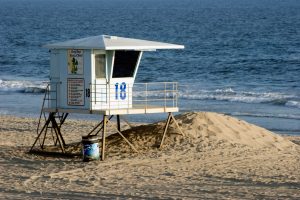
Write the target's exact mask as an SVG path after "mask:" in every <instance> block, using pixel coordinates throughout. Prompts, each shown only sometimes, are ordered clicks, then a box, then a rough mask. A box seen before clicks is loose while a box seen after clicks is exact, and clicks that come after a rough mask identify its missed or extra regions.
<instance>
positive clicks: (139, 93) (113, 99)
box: [43, 82, 178, 110]
mask: <svg viewBox="0 0 300 200" xmlns="http://www.w3.org/2000/svg"><path fill="white" fill-rule="evenodd" d="M63 85H64V84H63ZM65 85H66V86H65V87H67V84H65ZM60 87H62V83H61V82H51V83H48V85H47V88H46V93H45V96H44V102H43V108H44V107H45V108H52V109H59V108H61V103H62V102H60V101H67V96H68V94H60V92H61V91H66V92H68V91H67V90H62V89H60ZM87 93H88V94H87ZM82 95H84V97H83V98H85V99H86V100H87V99H89V101H88V100H87V101H85V102H86V103H87V102H89V104H90V105H89V109H90V110H113V109H130V108H143V109H147V108H155V107H157V108H170V107H171V108H175V107H178V83H177V82H154V83H134V84H128V83H126V84H125V83H120V84H117V83H116V84H90V85H89V90H87V89H83V91H82ZM61 97H63V98H61ZM64 99H65V100H64ZM59 100H60V101H59ZM85 108H86V106H85ZM77 109H79V107H77Z"/></svg>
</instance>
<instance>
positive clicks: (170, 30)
mask: <svg viewBox="0 0 300 200" xmlns="http://www.w3.org/2000/svg"><path fill="white" fill-rule="evenodd" d="M0 5H1V6H0V114H2V115H17V116H30V117H37V116H38V115H39V112H40V108H41V104H42V98H43V92H44V88H45V86H46V84H45V82H46V81H48V78H49V57H50V55H49V52H48V50H47V49H45V48H42V45H44V44H48V43H53V42H59V41H65V40H69V39H77V38H82V37H88V36H94V35H102V34H107V35H116V36H122V37H132V38H138V39H146V40H157V41H163V42H169V43H176V44H182V45H185V49H184V50H161V51H156V52H146V53H144V56H143V59H142V61H141V66H140V68H139V71H138V74H137V80H136V82H156V81H178V82H179V85H180V87H179V90H180V99H179V107H180V111H181V112H188V111H212V112H220V113H225V114H228V115H232V116H235V117H238V118H240V119H243V120H246V121H248V122H251V123H254V124H257V125H259V126H262V127H264V128H267V129H269V130H271V131H274V132H277V133H282V134H298V135H299V134H300V81H299V77H300V12H299V10H300V2H299V0H285V1H281V0H251V1H249V0H226V1H224V0H163V1H162V0H126V1H124V0H0ZM75 117H76V116H75ZM77 117H79V118H90V116H77ZM129 118H130V120H132V121H153V120H160V119H162V118H163V116H162V115H146V116H143V117H140V116H139V117H137V116H130V117H129Z"/></svg>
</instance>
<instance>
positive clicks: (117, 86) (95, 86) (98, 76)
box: [31, 35, 184, 160]
mask: <svg viewBox="0 0 300 200" xmlns="http://www.w3.org/2000/svg"><path fill="white" fill-rule="evenodd" d="M45 47H46V48H48V49H50V54H51V58H50V83H49V84H48V86H47V88H46V93H45V98H44V101H43V106H42V110H41V116H42V114H44V116H45V124H44V126H42V127H41V126H40V125H41V120H40V121H39V126H38V129H37V132H38V137H37V138H36V140H35V142H34V144H33V146H32V148H31V150H33V148H34V146H35V144H36V143H37V141H38V140H39V139H40V137H41V136H42V135H44V138H43V142H41V145H40V146H41V148H42V149H43V146H44V141H45V137H46V134H47V129H48V128H49V127H50V128H51V129H54V132H55V134H56V139H55V144H57V143H59V145H60V147H61V149H62V151H63V152H65V150H64V146H65V145H66V144H65V141H64V139H63V136H62V134H61V131H60V127H61V125H62V124H63V123H64V121H65V120H66V118H67V116H68V114H69V113H83V114H84V113H85V114H99V115H103V120H102V121H101V122H100V123H99V124H98V125H97V126H96V127H95V128H94V129H93V130H92V131H91V132H90V133H89V135H90V134H92V132H93V131H95V130H96V129H97V128H98V127H100V126H101V125H102V126H101V130H103V135H102V160H103V159H104V152H105V132H106V123H108V122H109V120H110V118H111V117H109V118H107V117H108V116H113V115H116V116H117V122H118V127H117V132H118V133H119V134H120V135H121V136H122V137H123V138H124V139H125V140H126V138H125V137H124V136H123V135H122V133H121V130H120V118H119V116H120V115H127V114H145V113H169V116H168V119H167V124H166V128H165V131H164V135H165V132H166V130H167V128H168V125H169V123H170V120H171V119H173V121H174V122H175V124H176V125H177V126H178V124H177V123H176V121H175V119H174V117H173V115H172V112H178V110H179V109H178V103H177V102H178V84H177V82H160V83H135V78H136V74H137V70H138V67H139V64H140V61H141V57H142V54H143V52H145V51H155V50H157V49H183V48H184V46H182V45H176V44H169V43H162V42H154V41H147V40H139V39H131V38H124V37H116V36H108V35H100V36H93V37H87V38H82V39H75V40H69V41H65V42H59V43H54V44H49V45H45ZM158 70H159V68H158ZM46 113H49V115H48V117H46ZM40 127H41V129H40ZM98 132H99V131H98ZM164 135H163V138H164ZM162 141H163V139H162ZM126 142H127V143H129V142H128V141H127V140H126ZM129 144H130V143H129ZM161 144H162V143H161ZM130 145H131V144H130ZM131 147H132V148H133V149H135V148H134V147H133V146H132V145H131Z"/></svg>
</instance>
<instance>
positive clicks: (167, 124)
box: [159, 112, 172, 148]
mask: <svg viewBox="0 0 300 200" xmlns="http://www.w3.org/2000/svg"><path fill="white" fill-rule="evenodd" d="M171 116H172V114H171V113H170V112H169V115H168V119H167V123H166V125H165V129H164V134H163V137H162V139H161V142H160V145H159V148H161V147H162V145H163V142H164V139H165V136H166V133H167V130H168V127H169V124H170V121H171Z"/></svg>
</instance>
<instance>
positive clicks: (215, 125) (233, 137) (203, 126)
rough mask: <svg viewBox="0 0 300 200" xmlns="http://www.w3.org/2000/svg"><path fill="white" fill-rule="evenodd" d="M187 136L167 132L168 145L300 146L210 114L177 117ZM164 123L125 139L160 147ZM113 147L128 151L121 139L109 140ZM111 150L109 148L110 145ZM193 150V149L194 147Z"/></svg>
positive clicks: (130, 132)
mask: <svg viewBox="0 0 300 200" xmlns="http://www.w3.org/2000/svg"><path fill="white" fill-rule="evenodd" d="M175 118H176V120H177V122H178V124H179V126H180V127H181V129H182V131H183V133H184V136H182V135H180V132H179V131H178V130H177V129H176V128H175V125H174V124H172V126H171V127H170V128H169V130H168V134H167V138H166V141H165V143H166V145H171V146H173V147H174V145H182V146H185V145H186V144H195V145H194V146H197V147H198V148H206V147H210V148H223V147H224V145H231V146H247V147H250V148H253V149H261V148H276V149H278V150H287V149H291V150H292V149H295V148H298V145H296V144H294V143H292V142H291V141H289V140H287V139H285V138H283V137H281V136H279V135H277V134H275V133H272V132H270V131H268V130H266V129H264V128H261V127H258V126H255V125H253V124H249V123H247V122H245V121H242V120H239V119H236V118H233V117H230V116H226V115H223V114H217V113H210V112H192V113H185V114H182V115H178V116H176V117H175ZM164 123H165V122H158V123H156V124H149V125H143V126H138V127H136V128H133V129H130V130H127V131H125V132H124V134H125V135H126V137H127V138H128V139H129V140H130V141H131V142H132V143H133V144H134V145H135V146H136V147H138V148H139V149H143V148H144V149H145V148H148V149H149V148H151V147H152V148H153V147H157V146H158V145H159V144H160V141H161V138H162V133H163V128H164ZM109 140H110V143H111V144H112V146H118V147H119V149H123V148H122V145H125V146H124V149H128V146H127V148H126V144H125V143H124V142H121V141H122V139H121V138H120V137H118V135H115V134H114V135H112V136H110V138H109ZM109 146H110V145H109ZM192 146H193V145H192Z"/></svg>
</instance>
